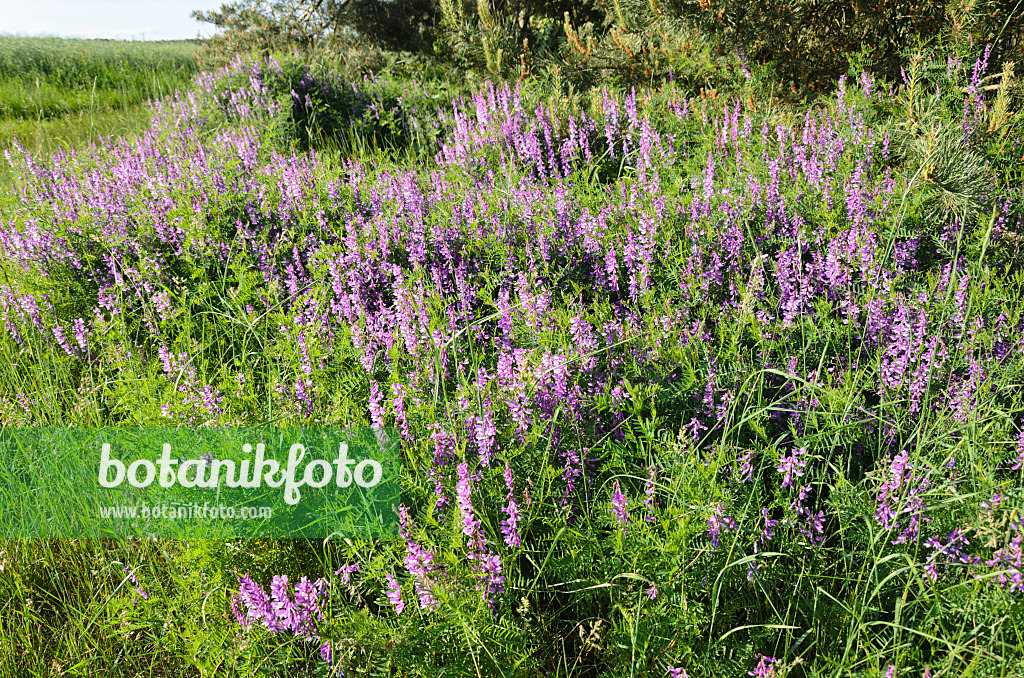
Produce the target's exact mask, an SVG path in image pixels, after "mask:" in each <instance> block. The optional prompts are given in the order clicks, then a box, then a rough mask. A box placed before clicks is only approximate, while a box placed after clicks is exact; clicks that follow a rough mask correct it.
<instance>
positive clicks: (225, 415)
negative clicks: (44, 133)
mask: <svg viewBox="0 0 1024 678" xmlns="http://www.w3.org/2000/svg"><path fill="white" fill-rule="evenodd" d="M882 4H883V5H884V4H885V3H882ZM485 5H486V3H481V5H480V7H479V8H475V10H474V11H476V12H477V14H476V18H475V19H473V21H477V20H480V21H484V22H486V21H487V19H486V17H487V16H488V14H487V12H488V10H487V8H486V7H485ZM798 5H799V3H798ZM602 6H603V5H602ZM600 7H601V6H597V9H595V12H596V11H598V10H599V9H600ZM609 7H610V11H612V12H615V11H620V12H622V13H623V17H624V19H626V20H630V19H629V16H627V13H628V12H629V11H630V10H629V7H624V8H623V7H620V8H619V9H618V10H616V9H615V8H616V7H619V5H618V4H613V5H609ZM452 8H453V5H445V6H444V7H442V8H440V10H439V11H441V12H442V14H444V13H445V12H452V11H455V10H453V9H452ZM651 8H654V9H655V10H656V9H657V8H656V7H655V4H651ZM1010 10H1012V11H1016V10H1013V9H1012V8H1010ZM494 11H495V12H497V10H494ZM463 16H464V17H466V16H468V13H467V11H464V13H463ZM508 16H512V15H511V14H508V15H498V14H497V13H496V14H495V17H496V18H494V24H493V25H494V26H497V25H498V23H499V18H501V17H504V18H508ZM524 16H525V14H524ZM537 16H541V15H540V14H538V15H537ZM630 16H632V15H630ZM679 16H683V14H682V13H681V12H680V14H679ZM722 16H723V17H724V16H728V14H727V13H726V12H723V14H722ZM959 16H963V15H959ZM1001 16H1011V15H1008V14H1004V15H1001ZM501 20H504V19H501ZM680 21H682V19H680ZM542 23H543V22H542V21H540V20H539V19H538V20H537V21H535V22H534V24H532V25H533V26H534V27H536V26H540V25H541V24H542ZM565 23H568V22H563V28H562V29H561V30H563V31H565V33H563V36H570V37H565V39H564V41H563V42H562V44H561V47H559V49H564V50H568V51H571V50H573V49H576V48H575V47H574V46H573V44H572V42H573V39H574V38H572V37H571V36H573V35H577V34H576V33H574V32H573V31H575V29H574V28H573V27H572V26H565V25H564V24H565ZM441 25H442V29H444V26H449V27H450V26H451V24H445V23H444V22H443V21H442V24H441ZM524 25H525V24H524ZM687 25H688V26H690V28H689V29H687V30H703V29H700V28H699V26H700V24H699V22H692V23H690V24H687ZM963 25H966V24H963ZM595 26H596V24H595ZM603 26H605V28H606V29H607V30H611V31H613V32H614V31H615V30H617V29H615V28H614V26H615V24H614V23H613V22H612V23H608V22H606V23H605V24H603ZM609 26H611V28H608V27H609ZM485 28H486V27H485ZM1016 28H1017V25H1016V24H1013V23H1011V24H1010V31H1011V33H1012V31H1013V30H1015V29H1016ZM474 30H477V31H482V32H479V33H478V34H479V35H481V36H483V37H481V38H480V40H481V41H482V42H481V43H480V44H481V45H483V44H488V43H486V40H488V39H489V38H487V35H489V34H487V33H486V31H485V30H484V29H480V28H477V29H474ZM495 30H497V29H495ZM679 30H680V32H679V33H678V34H677V36H681V35H683V32H682V31H683V29H679ZM957 30H959V28H958V29H957ZM986 30H987V29H986ZM989 33H991V37H992V38H993V42H991V43H989V44H986V43H985V42H984V41H983V40H981V39H975V36H974V34H973V33H969V32H968V33H964V34H959V35H958V34H956V33H955V32H954V31H952V30H951V29H950V28H949V27H948V26H947V27H945V28H942V29H941V30H939V31H938V33H937V34H936V35H937V39H936V40H933V41H932V42H930V43H929V44H927V45H925V46H921V47H915V46H912V45H911V46H909V47H908V46H907V45H902V47H903V48H904V49H903V50H902V53H901V57H902V58H901V65H900V68H898V69H895V73H896V75H895V76H893V77H890V76H889V75H887V74H886V73H885V72H882V71H884V70H885V69H882V70H881V71H879V70H875V69H873V67H871V62H873V61H874V63H879V61H878V60H877V59H876V58H875V57H874V56H872V55H870V54H868V53H866V52H857V53H849V54H846V55H845V56H844V58H845V63H844V65H843V66H842V69H845V72H842V73H840V74H839V75H838V76H837V77H836V78H835V79H834V81H833V85H832V86H831V87H825V86H824V85H822V84H820V81H819V82H815V83H811V82H810V81H807V82H805V83H803V85H805V86H804V87H794V89H796V90H797V93H796V94H795V95H794V96H806V97H809V99H808V100H807V101H804V102H802V103H799V104H793V103H791V102H790V103H787V102H786V101H785V100H783V99H782V98H781V97H780V96H779V95H778V90H779V89H783V87H782V85H783V84H784V83H783V82H782V81H781V80H780V77H782V76H780V74H779V70H778V65H777V64H775V63H772V62H771V61H770V60H766V61H767V63H759V62H758V61H756V60H753V59H748V58H746V57H745V56H744V54H747V55H749V54H750V51H749V47H748V51H746V52H743V51H738V50H737V51H735V52H730V51H727V50H726V49H725V47H723V48H722V49H721V50H719V49H717V48H716V47H715V46H714V44H713V43H708V44H705V46H704V47H703V48H700V49H694V51H693V52H692V56H691V58H690V59H689V61H686V62H685V63H682V62H680V61H676V62H675V63H674V65H673V66H672V67H671V70H669V69H666V72H665V73H664V74H663V77H662V75H658V77H656V78H655V77H653V76H652V77H651V78H650V80H649V82H648V83H647V84H646V85H644V84H643V83H636V84H633V83H628V82H627V83H626V84H623V81H622V80H620V81H618V82H615V81H606V82H604V83H602V82H600V79H598V84H597V86H594V87H589V86H588V84H587V81H586V79H585V78H583V79H577V78H576V76H574V75H573V74H572V67H571V64H570V63H568V62H566V61H563V62H562V65H561V66H559V67H558V68H557V69H555V68H550V69H545V70H543V71H542V72H538V71H537V70H534V71H520V72H519V73H518V74H513V75H515V77H514V78H512V81H511V82H510V81H507V80H501V79H500V78H499V77H497V76H498V75H505V76H508V75H509V73H508V72H506V71H502V70H501V69H498V72H497V73H496V72H494V71H493V69H489V66H488V64H491V65H493V64H494V63H495V61H494V59H495V58H496V55H497V52H496V51H495V52H491V57H490V60H489V61H488V59H487V58H484V60H483V61H482V62H476V63H477V64H478V65H477V68H478V69H479V70H478V71H477V76H476V77H475V78H463V79H461V80H458V81H453V80H452V79H451V70H450V69H451V66H450V64H449V65H445V64H441V65H437V66H436V67H432V68H431V69H430V70H426V69H421V70H418V71H417V66H416V64H422V63H424V62H422V61H420V60H418V59H419V57H416V58H413V57H409V56H395V55H392V56H389V57H387V58H386V66H387V68H385V69H384V72H380V73H375V74H372V75H371V74H366V75H364V76H357V75H356V74H355V73H354V72H353V70H357V68H356V67H354V66H350V67H349V68H348V69H342V72H339V70H338V69H336V68H335V67H333V66H332V64H331V57H330V55H327V56H323V57H322V58H310V56H309V55H303V54H302V53H299V54H298V55H291V56H282V55H262V56H261V55H259V54H255V55H250V56H238V57H235V58H233V59H231V60H230V61H229V62H228V63H226V64H224V65H223V66H221V67H220V68H216V69H212V70H208V71H206V72H204V73H201V74H199V75H197V76H196V77H195V79H194V80H193V83H192V85H191V87H190V88H189V89H188V90H183V91H181V92H179V93H178V94H176V95H174V96H170V97H166V98H164V99H162V100H161V101H158V102H155V103H154V104H153V105H152V120H151V123H150V125H149V127H148V128H147V129H145V130H144V131H143V132H142V133H140V134H139V135H137V136H134V137H125V138H121V139H116V140H113V139H112V140H107V141H105V142H104V143H101V144H95V145H91V146H86V147H82V148H78V149H75V150H74V151H64V150H58V151H56V152H55V153H54V154H53V155H52V156H51V157H49V158H48V159H39V158H37V157H36V156H35V155H34V154H33V153H32V152H29V151H26V150H24V149H19V150H15V151H14V152H12V153H10V154H9V161H10V163H11V166H12V174H11V179H10V182H9V189H8V190H7V191H6V192H5V194H4V195H3V196H2V197H0V224H2V227H0V249H2V251H3V259H2V261H0V267H2V275H3V278H2V280H3V282H2V283H0V315H2V318H3V322H4V331H3V332H0V385H2V386H0V423H2V424H3V425H5V426H38V425H54V426H66V425H78V426H100V425H103V426H123V427H136V426H184V427H196V426H205V425H225V426H247V425H256V424H264V423H269V422H273V423H278V424H281V423H284V424H289V425H300V426H312V425H330V426H366V425H374V426H381V425H385V426H391V427H395V428H396V429H397V430H399V431H400V432H401V437H402V441H403V444H402V455H403V496H402V504H401V506H399V507H396V511H398V512H399V515H400V521H401V530H400V536H399V538H398V539H395V540H368V539H329V540H326V541H324V542H310V541H297V540H296V541H290V540H248V541H232V542H224V541H214V540H206V541H191V542H189V541H152V540H137V541H129V542H109V541H102V542H90V541H75V540H70V541H54V542H46V543H40V542H29V541H15V540H7V541H4V542H0V648H2V650H0V651H2V652H3V660H2V661H0V668H2V669H3V670H6V671H8V672H9V673H10V675H15V674H17V675H65V674H66V675H104V676H122V675H123V676H129V675H130V676H136V675H154V676H156V675H168V674H177V675H182V676H190V675H197V676H213V675H218V676H219V675H232V676H236V675H237V676H265V675H274V676H296V675H310V676H314V675H316V676H325V675H393V676H419V675H432V676H433V675H476V676H497V675H505V676H549V675H557V676H598V675H600V676H627V675H628V676H672V677H674V678H679V677H680V676H693V677H697V676H737V675H741V676H742V675H753V676H760V677H762V678H764V677H767V676H779V677H781V676H881V675H886V676H897V675H898V676H960V675H975V676H1015V675H1019V674H1020V673H1022V672H1024V638H1022V633H1024V615H1022V610H1024V608H1022V605H1021V595H1022V593H1024V579H1022V577H1024V565H1022V557H1024V551H1022V549H1024V526H1022V523H1021V518H1020V514H1021V511H1022V509H1024V494H1022V491H1024V482H1022V481H1024V394H1022V391H1021V386H1022V375H1024V340H1022V337H1024V295H1022V287H1021V286H1022V283H1024V266H1022V263H1024V251H1022V248H1021V243H1022V242H1024V194H1022V186H1024V172H1022V164H1024V113H1022V109H1021V102H1022V100H1024V97H1022V96H1021V88H1020V85H1019V82H1020V75H1019V74H1018V73H1017V72H1016V71H1015V70H1014V69H1015V65H1014V64H1013V63H1012V61H1011V60H1010V59H1009V58H1008V56H1007V55H1012V52H1013V49H1015V48H1016V43H1013V42H1011V43H1009V47H1007V46H1006V45H1005V44H1004V45H1003V46H1002V47H998V49H1000V50H1002V51H1001V52H1000V54H1001V56H1000V57H999V58H996V56H994V55H995V54H996V51H997V47H994V46H992V45H994V44H996V40H995V39H996V38H998V39H999V41H1002V39H1003V38H1002V37H1000V36H997V35H995V33H994V32H993V31H990V32H989ZM609 35H610V34H609ZM986 35H989V34H988V33H987V34H986ZM250 37H251V35H250ZM585 37H586V36H584V38H585ZM605 37H607V35H606V36H605ZM528 39H529V38H528ZM609 39H612V38H609ZM681 39H682V38H681ZM620 40H621V38H620ZM612 41H613V42H614V39H612ZM465 44H469V43H465ZM528 44H530V43H529V42H528ZM580 44H581V45H586V44H588V43H587V42H586V40H585V39H584V40H581V41H580ZM720 44H721V45H728V43H724V42H723V43H720ZM447 45H448V47H446V48H445V49H448V50H451V51H449V52H448V58H451V59H456V60H457V59H462V58H465V59H467V60H471V54H469V52H467V53H466V54H467V55H468V56H464V57H460V56H459V55H458V50H459V49H461V48H460V47H459V43H457V42H456V38H454V37H453V38H452V42H449V43H447ZM372 49H375V48H372ZM465 49H470V48H469V47H466V48H465ZM481 49H482V48H481ZM487 49H488V50H490V49H491V47H487ZM894 49H895V48H894ZM367 50H368V51H369V50H371V48H367ZM556 52H557V50H554V51H552V54H554V53H556ZM719 52H721V53H719ZM682 53H683V52H680V54H682ZM563 54H564V52H563ZM375 58H376V57H375ZM381 58H383V57H381ZM680 58H681V57H680ZM725 62H729V68H726V66H725V65H724V64H725ZM464 63H465V65H469V61H467V62H464ZM520 63H521V65H525V64H526V63H527V61H526V59H525V58H524V59H523V60H522V61H521V62H520ZM719 65H720V66H721V68H719V67H718V66H719ZM532 68H535V69H539V67H538V66H536V65H535V66H534V67H532ZM835 68H840V67H839V66H835ZM842 69H841V70H842ZM1017 69H1018V70H1019V66H1018V67H1017ZM628 72H629V68H628V67H626V68H624V69H620V70H619V73H620V77H622V78H625V77H626V74H628ZM488 73H490V75H489V76H488ZM699 73H711V74H710V75H706V76H704V75H701V76H699V77H698V76H696V75H694V74H699ZM677 75H678V77H677ZM691 76H692V77H691ZM645 77H646V76H645ZM811 84H814V87H813V88H812V87H811ZM801 91H802V94H801ZM790 94H793V93H792V91H791V92H790Z"/></svg>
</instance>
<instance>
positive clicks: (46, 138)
mask: <svg viewBox="0 0 1024 678" xmlns="http://www.w3.org/2000/svg"><path fill="white" fill-rule="evenodd" d="M196 49H197V43H196V42H194V41H190V40H176V41H161V42H120V41H113V40H73V39H63V38H26V37H18V36H10V35H0V151H3V150H7V149H9V148H11V146H12V144H13V142H14V141H15V140H17V141H18V142H20V143H21V144H22V146H24V147H25V148H26V149H27V150H29V151H30V152H32V153H33V154H41V155H49V154H50V153H52V152H53V151H55V150H57V149H58V148H69V147H79V146H82V145H85V144H90V143H94V142H97V141H99V139H100V137H108V136H112V135H114V136H116V135H124V134H134V133H137V132H139V131H141V130H142V129H143V128H145V126H146V125H147V124H148V122H149V111H148V108H147V107H146V105H145V104H146V102H147V101H148V100H150V99H158V98H161V97H164V96H167V95H169V94H172V93H173V92H174V91H175V90H177V89H181V88H183V87H185V86H187V84H188V83H189V80H190V79H191V77H192V76H193V75H194V74H195V72H196V70H197V64H196V60H195V58H194V55H195V51H196ZM6 170H7V168H6V166H5V167H4V168H3V169H2V170H0V177H3V176H5V175H6Z"/></svg>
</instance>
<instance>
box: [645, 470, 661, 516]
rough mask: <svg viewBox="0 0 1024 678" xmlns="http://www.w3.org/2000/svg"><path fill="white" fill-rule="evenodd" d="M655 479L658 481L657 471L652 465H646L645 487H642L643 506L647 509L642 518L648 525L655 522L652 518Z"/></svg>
mask: <svg viewBox="0 0 1024 678" xmlns="http://www.w3.org/2000/svg"><path fill="white" fill-rule="evenodd" d="M657 479H658V476H657V469H655V467H654V464H648V466H647V483H646V485H644V500H643V504H644V506H645V507H646V508H647V515H646V516H645V517H644V520H645V521H647V522H649V523H653V522H654V521H655V518H654V491H655V489H656V482H657Z"/></svg>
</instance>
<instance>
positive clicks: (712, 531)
mask: <svg viewBox="0 0 1024 678" xmlns="http://www.w3.org/2000/svg"><path fill="white" fill-rule="evenodd" d="M737 528H739V524H738V523H737V522H736V519H735V518H733V517H732V516H727V515H724V514H723V511H722V505H721V504H718V505H717V506H715V512H714V513H713V514H712V515H711V517H710V518H708V539H710V540H711V548H715V549H717V548H718V546H719V543H720V542H719V537H720V535H721V532H722V530H725V531H726V532H729V531H735V530H736V529H737Z"/></svg>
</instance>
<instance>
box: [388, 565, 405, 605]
mask: <svg viewBox="0 0 1024 678" xmlns="http://www.w3.org/2000/svg"><path fill="white" fill-rule="evenodd" d="M384 578H385V579H387V581H388V589H387V596H388V602H389V603H391V604H392V605H394V606H395V614H402V610H404V609H405V601H403V600H402V587H401V586H399V585H398V580H397V579H395V578H394V577H393V576H391V575H390V574H385V575H384Z"/></svg>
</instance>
